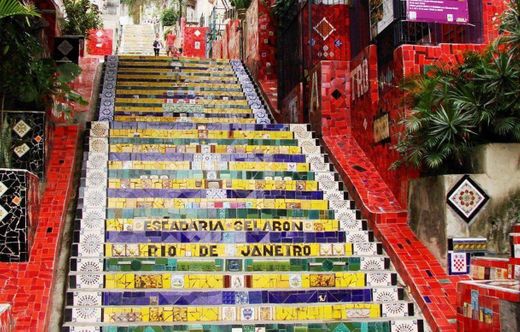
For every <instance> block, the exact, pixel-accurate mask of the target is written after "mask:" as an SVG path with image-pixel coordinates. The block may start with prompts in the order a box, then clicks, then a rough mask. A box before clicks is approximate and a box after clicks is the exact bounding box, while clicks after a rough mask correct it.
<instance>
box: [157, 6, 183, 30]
mask: <svg viewBox="0 0 520 332" xmlns="http://www.w3.org/2000/svg"><path fill="white" fill-rule="evenodd" d="M178 19H179V14H178V12H177V11H176V10H175V9H173V8H168V9H165V10H164V11H163V13H162V15H161V22H162V25H163V26H172V25H175V23H177V20H178Z"/></svg>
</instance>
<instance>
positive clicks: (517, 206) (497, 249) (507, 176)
mask: <svg viewBox="0 0 520 332" xmlns="http://www.w3.org/2000/svg"><path fill="white" fill-rule="evenodd" d="M468 173H471V174H470V175H469V176H470V178H471V179H472V180H473V181H474V182H475V183H476V184H477V185H478V187H480V188H481V189H482V190H483V191H484V192H485V194H486V195H487V196H489V201H487V202H486V203H485V204H483V207H482V208H481V209H480V210H479V211H478V212H477V213H476V214H474V216H472V217H471V218H466V219H465V218H463V217H462V216H461V215H460V214H459V213H457V211H456V209H455V208H454V207H452V206H449V205H448V204H447V198H448V196H449V193H450V191H452V189H453V188H454V186H456V184H457V182H458V181H459V180H460V179H461V178H462V177H463V175H462V174H450V175H443V176H436V177H424V178H420V179H415V180H412V181H411V183H410V196H409V210H410V215H409V216H410V226H411V227H412V229H413V230H414V231H415V232H416V234H417V236H418V237H419V238H420V239H421V240H422V241H423V243H424V244H425V245H426V246H427V247H428V248H429V249H430V250H431V251H432V252H433V253H434V255H435V256H436V257H437V258H438V259H439V260H440V262H441V263H442V264H443V265H445V266H446V264H447V246H448V244H447V239H448V238H453V237H473V238H474V237H485V238H487V249H488V251H489V252H490V253H493V254H498V255H508V254H509V253H510V252H509V251H510V246H509V232H510V231H511V226H512V225H513V224H514V223H515V222H520V144H487V145H483V146H480V147H479V148H477V149H476V151H475V153H473V155H472V157H471V161H470V164H469V165H468Z"/></svg>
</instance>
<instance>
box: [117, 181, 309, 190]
mask: <svg viewBox="0 0 520 332" xmlns="http://www.w3.org/2000/svg"><path fill="white" fill-rule="evenodd" d="M215 182H221V183H222V186H221V187H219V188H220V189H234V190H292V191H295V190H298V191H316V190H318V182H316V181H303V180H288V181H276V180H240V179H230V180H207V179H204V180H199V179H109V181H108V188H112V189H121V188H124V189H145V188H146V189H210V188H212V187H213V183H215Z"/></svg>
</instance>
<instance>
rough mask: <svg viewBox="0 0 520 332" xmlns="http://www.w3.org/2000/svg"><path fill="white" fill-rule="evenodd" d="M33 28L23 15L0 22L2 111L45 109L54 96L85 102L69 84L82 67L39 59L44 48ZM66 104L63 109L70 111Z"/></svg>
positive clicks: (0, 96) (0, 91)
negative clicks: (9, 109)
mask: <svg viewBox="0 0 520 332" xmlns="http://www.w3.org/2000/svg"><path fill="white" fill-rule="evenodd" d="M32 29H33V25H31V22H30V21H27V20H26V19H25V18H24V17H8V18H4V19H2V22H1V24H0V36H2V38H0V77H2V79H1V80H0V98H1V101H2V110H3V109H6V108H12V109H45V108H47V107H49V106H50V105H51V103H52V99H53V98H54V99H56V98H57V99H60V100H61V99H63V100H69V101H71V102H72V103H74V102H77V103H81V104H84V103H86V102H85V101H84V100H83V99H81V98H78V96H79V95H78V94H77V93H76V92H74V91H73V90H72V89H71V88H70V86H69V83H70V82H72V81H73V80H74V79H75V78H76V77H77V76H78V75H79V73H80V72H81V69H80V68H79V67H78V66H77V65H75V64H63V65H57V64H56V63H55V62H54V61H53V60H51V59H44V58H42V56H43V54H44V50H43V48H42V46H41V44H40V42H39V40H38V39H37V38H36V37H35V34H36V33H37V31H33V30H32ZM68 107H69V108H66V109H63V111H65V112H68V113H70V106H68ZM0 120H2V118H1V117H0Z"/></svg>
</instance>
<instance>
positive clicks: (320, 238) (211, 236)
mask: <svg viewBox="0 0 520 332" xmlns="http://www.w3.org/2000/svg"><path fill="white" fill-rule="evenodd" d="M346 238H347V237H346V233H345V232H343V231H337V232H334V231H331V232H275V231H270V232H259V231H257V232H208V231H199V232H186V231H170V232H166V231H142V232H138V231H133V232H129V231H121V232H106V237H105V241H106V242H111V243H145V242H147V241H150V242H157V243H160V242H164V243H337V242H345V241H346ZM370 238H371V239H370ZM367 240H372V241H373V240H374V239H373V236H370V235H369V234H367Z"/></svg>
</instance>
